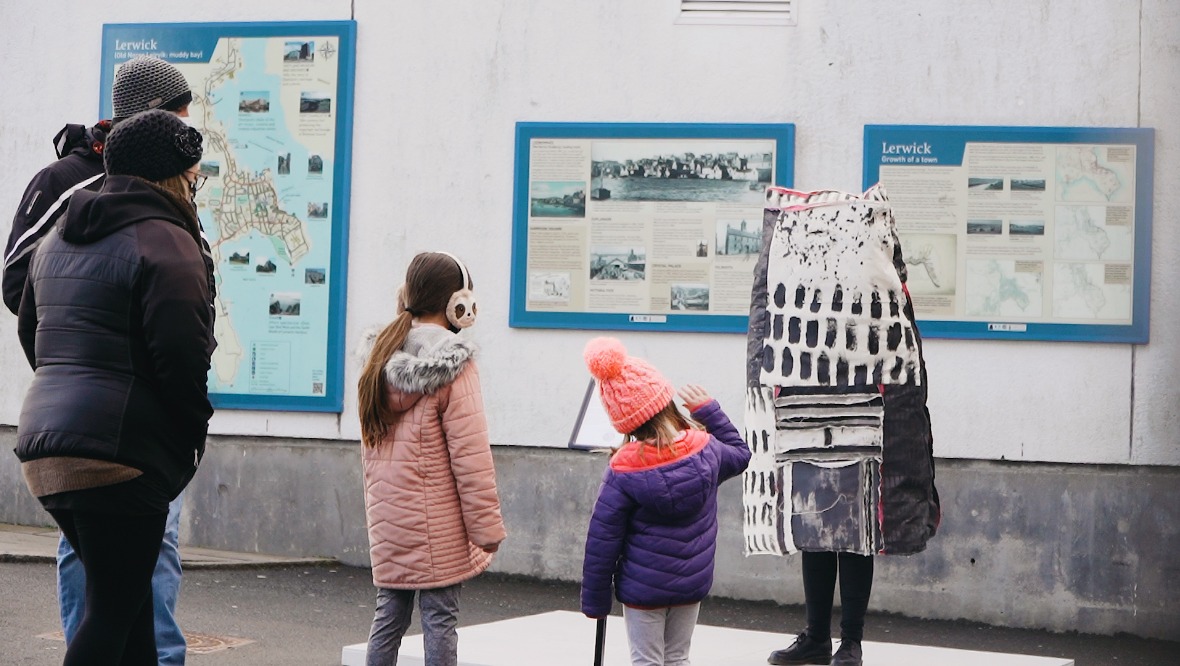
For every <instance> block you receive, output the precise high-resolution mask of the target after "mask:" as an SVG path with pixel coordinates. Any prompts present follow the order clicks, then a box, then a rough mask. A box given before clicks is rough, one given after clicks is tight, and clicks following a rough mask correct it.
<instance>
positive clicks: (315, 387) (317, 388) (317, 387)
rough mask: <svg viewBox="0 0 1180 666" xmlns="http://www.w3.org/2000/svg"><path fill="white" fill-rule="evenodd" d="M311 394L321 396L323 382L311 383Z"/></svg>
mask: <svg viewBox="0 0 1180 666" xmlns="http://www.w3.org/2000/svg"><path fill="white" fill-rule="evenodd" d="M311 392H312V394H314V395H323V393H324V383H323V382H312V383H311Z"/></svg>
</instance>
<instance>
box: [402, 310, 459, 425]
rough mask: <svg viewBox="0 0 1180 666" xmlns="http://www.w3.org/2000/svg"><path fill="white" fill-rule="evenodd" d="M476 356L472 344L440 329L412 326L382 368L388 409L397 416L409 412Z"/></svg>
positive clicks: (451, 379) (427, 325)
mask: <svg viewBox="0 0 1180 666" xmlns="http://www.w3.org/2000/svg"><path fill="white" fill-rule="evenodd" d="M475 353H476V345H475V343H474V342H472V341H471V340H468V339H466V338H463V337H460V336H459V335H457V334H455V333H452V332H450V331H448V330H447V329H445V328H443V327H441V326H435V325H433V324H415V325H414V327H413V328H411V329H410V333H409V335H407V336H406V342H405V344H403V345H402V348H401V349H400V350H398V351H396V352H394V353H393V356H391V357H390V358H389V361H388V362H387V363H386V364H385V382H386V385H387V389H388V395H389V399H390V406H391V407H392V408H393V410H394V411H397V412H404V411H406V410H409V409H410V408H411V407H413V406H414V404H415V403H417V402H418V400H419V399H421V398H422V396H424V395H429V394H431V393H434V392H435V391H438V390H439V389H441V388H443V387H444V386H447V385H448V384H450V383H451V382H453V381H455V379H456V378H457V377H458V376H459V374H460V373H461V372H463V369H464V368H465V367H467V363H468V362H469V361H471V360H472V359H474V358H475Z"/></svg>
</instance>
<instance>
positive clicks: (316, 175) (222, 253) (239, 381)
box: [179, 37, 338, 396]
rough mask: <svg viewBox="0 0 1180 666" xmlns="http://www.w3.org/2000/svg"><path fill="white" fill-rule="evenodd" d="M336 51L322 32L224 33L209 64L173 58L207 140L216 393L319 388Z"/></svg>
mask: <svg viewBox="0 0 1180 666" xmlns="http://www.w3.org/2000/svg"><path fill="white" fill-rule="evenodd" d="M317 42H318V43H317ZM337 49H338V45H337V44H335V39H334V38H330V37H329V38H325V37H316V38H307V39H299V38H292V37H280V38H221V39H219V40H218V42H217V47H216V49H215V50H214V51H213V55H212V57H211V58H210V60H209V62H208V63H185V64H183V65H179V66H180V67H181V69H182V71H184V73H185V76H186V77H187V78H188V80H189V83H190V85H191V87H192V89H193V103H192V104H191V105H190V107H189V113H190V118H189V120H190V122H191V123H192V124H193V125H194V126H195V127H197V129H199V130H200V131H201V132H202V134H203V135H204V137H205V153H204V156H203V157H202V160H201V170H202V172H203V173H205V175H207V176H208V177H209V180H208V184H207V185H206V186H205V187H204V188H203V189H202V190H201V191H200V192H199V193H198V196H197V205H198V210H199V214H200V217H201V221H202V224H203V225H204V227H205V230H206V233H207V235H208V236H209V241H210V245H211V248H212V251H213V259H214V262H215V265H216V267H217V289H218V296H217V300H216V303H215V308H216V310H217V323H216V331H215V333H216V336H217V341H218V346H217V350H216V351H215V352H214V354H213V362H212V369H211V371H210V376H209V388H210V391H211V392H213V393H236V394H255V395H286V396H290V395H296V396H298V395H305V396H320V395H324V393H325V390H326V387H325V381H326V371H327V369H326V357H327V349H328V339H327V337H328V326H327V318H328V305H329V292H328V275H329V273H330V271H329V268H330V260H331V228H332V227H331V225H332V222H331V215H330V212H331V210H332V209H333V203H332V196H333V181H332V178H333V176H332V174H333V169H332V166H333V162H334V157H335V156H334V145H335V114H334V110H335V104H334V101H335V99H334V98H335V96H336V90H337V87H336V63H337V62H338V61H337V60H335V59H333V58H331V56H332V55H334V54H335V53H336V51H337ZM325 56H328V57H326V58H325Z"/></svg>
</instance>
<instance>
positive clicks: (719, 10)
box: [676, 0, 796, 25]
mask: <svg viewBox="0 0 1180 666" xmlns="http://www.w3.org/2000/svg"><path fill="white" fill-rule="evenodd" d="M676 22H677V23H682V24H697V25H700V24H706V25H795V24H796V17H795V1H794V0H680V16H679V17H678V18H677V19H676Z"/></svg>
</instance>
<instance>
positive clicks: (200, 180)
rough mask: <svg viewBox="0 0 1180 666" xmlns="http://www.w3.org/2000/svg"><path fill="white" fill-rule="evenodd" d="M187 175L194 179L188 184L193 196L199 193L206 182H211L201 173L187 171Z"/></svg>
mask: <svg viewBox="0 0 1180 666" xmlns="http://www.w3.org/2000/svg"><path fill="white" fill-rule="evenodd" d="M185 173H187V174H188V175H190V176H192V177H193V179H192V180H190V181H189V183H188V186H189V189H191V190H192V192H193V194H196V193H197V192H199V191H200V189H201V188H202V187H204V186H205V181H206V180H209V177H208V176H206V175H205V174H203V173H201V172H199V171H186V172H185Z"/></svg>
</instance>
